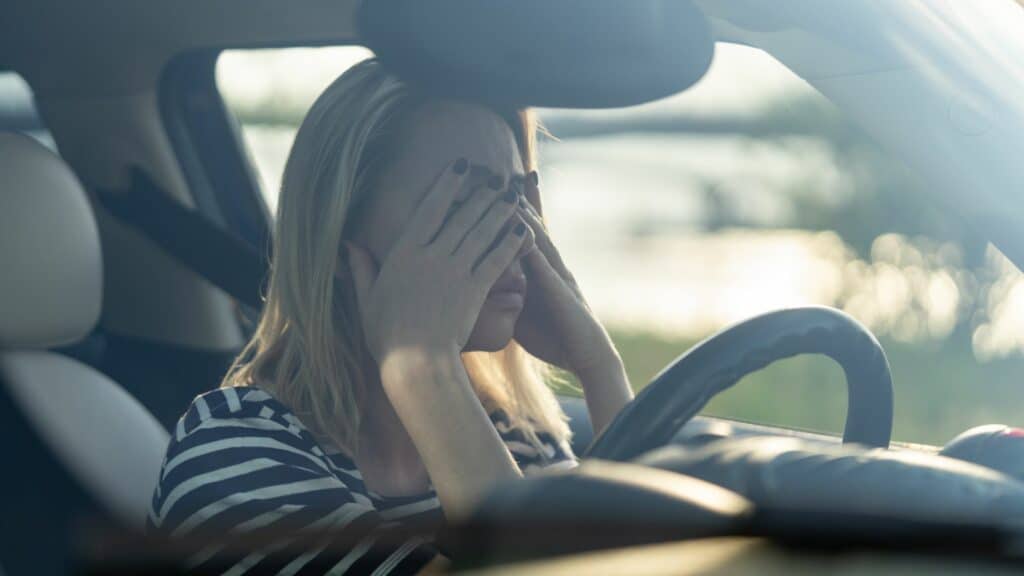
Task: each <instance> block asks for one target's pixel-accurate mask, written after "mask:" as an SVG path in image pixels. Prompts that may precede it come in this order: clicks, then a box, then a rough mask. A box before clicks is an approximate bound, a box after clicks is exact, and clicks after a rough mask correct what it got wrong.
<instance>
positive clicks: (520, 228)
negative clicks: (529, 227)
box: [515, 222, 526, 236]
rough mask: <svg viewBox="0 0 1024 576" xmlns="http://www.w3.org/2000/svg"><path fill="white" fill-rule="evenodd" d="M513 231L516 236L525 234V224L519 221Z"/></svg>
mask: <svg viewBox="0 0 1024 576" xmlns="http://www.w3.org/2000/svg"><path fill="white" fill-rule="evenodd" d="M515 232H516V236H522V235H523V234H526V224H523V223H522V222H520V223H519V225H518V226H516V230H515Z"/></svg>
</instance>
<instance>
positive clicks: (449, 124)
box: [352, 101, 526, 351]
mask: <svg viewBox="0 0 1024 576" xmlns="http://www.w3.org/2000/svg"><path fill="white" fill-rule="evenodd" d="M407 138H408V139H407V141H406V142H404V143H403V145H404V150H403V151H402V153H401V156H400V157H399V158H397V159H395V161H394V163H393V164H392V165H391V166H390V167H388V168H386V169H385V171H384V174H382V175H381V178H380V181H379V182H378V186H377V188H376V189H375V190H373V191H372V192H371V196H370V197H368V198H367V199H366V200H365V202H364V204H363V207H362V208H361V209H360V211H359V213H358V214H356V215H355V216H356V221H355V222H353V223H352V224H353V227H354V234H353V239H354V240H355V241H356V242H358V243H359V244H361V245H362V246H364V247H365V248H366V249H367V250H369V251H370V253H371V254H372V255H373V257H374V258H375V259H376V260H377V262H378V263H379V262H381V261H383V259H384V257H385V256H386V255H387V253H388V252H389V251H390V249H391V246H392V244H393V243H394V241H395V239H396V238H397V237H398V235H399V233H400V231H401V230H402V228H403V226H404V225H405V223H406V221H407V220H408V219H409V217H410V216H411V215H412V214H413V211H414V209H415V208H416V206H417V205H418V204H419V202H420V200H421V199H422V198H423V196H424V195H425V194H426V193H427V190H428V189H429V188H430V185H431V184H432V183H433V182H434V180H435V179H436V178H437V176H438V175H439V174H440V173H441V171H442V170H444V169H445V167H446V166H448V165H449V164H450V163H451V162H452V161H453V160H455V159H457V158H466V159H467V160H469V163H470V166H471V170H470V177H469V178H467V179H466V185H465V186H464V187H463V189H462V190H459V191H458V192H457V193H456V195H455V203H454V204H453V208H454V207H456V206H458V205H459V204H461V203H462V202H464V201H465V200H466V199H467V198H469V196H470V195H471V194H473V193H474V192H476V191H479V188H481V187H483V186H486V183H487V181H488V179H489V178H490V177H492V176H495V175H497V176H498V177H500V178H501V180H502V185H503V186H508V183H509V181H510V179H522V178H523V177H524V174H523V163H522V159H521V158H520V155H519V148H518V146H517V143H516V139H515V135H514V134H513V132H512V129H511V128H510V127H509V126H508V124H507V123H506V122H505V121H504V120H503V119H502V118H501V117H500V116H498V115H497V114H495V113H494V112H491V111H490V110H487V109H486V108H482V107H479V106H474V105H472V104H466V103H461V102H453V101H442V102H435V103H430V104H427V105H426V106H425V107H424V108H423V109H421V110H420V111H419V113H418V114H417V115H416V117H415V118H414V120H413V123H412V126H410V128H409V130H408V135H407ZM525 290H526V276H525V275H524V274H523V269H522V266H521V264H520V261H519V259H516V260H515V261H514V262H513V263H512V265H511V266H509V267H508V269H507V270H505V273H504V274H502V276H501V277H500V278H499V279H498V281H497V282H496V283H495V285H494V288H493V289H492V290H491V292H490V293H489V294H488V296H487V300H486V301H485V302H484V305H483V307H482V308H481V310H480V315H479V316H478V317H477V321H476V325H475V326H474V328H473V332H472V333H471V334H470V338H469V342H468V343H467V346H466V351H473V350H483V351H496V350H501V349H502V348H504V347H505V346H506V345H508V343H509V341H510V340H511V339H512V335H513V332H514V330H515V325H516V320H517V319H518V318H519V313H520V311H521V310H522V306H523V301H524V298H525Z"/></svg>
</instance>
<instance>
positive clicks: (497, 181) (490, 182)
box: [487, 174, 502, 190]
mask: <svg viewBox="0 0 1024 576" xmlns="http://www.w3.org/2000/svg"><path fill="white" fill-rule="evenodd" d="M501 184H502V178H501V176H498V175H497V174H495V175H493V176H491V177H490V178H488V179H487V187H488V188H490V189H491V190H501Z"/></svg>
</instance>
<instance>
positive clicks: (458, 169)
mask: <svg viewBox="0 0 1024 576" xmlns="http://www.w3.org/2000/svg"><path fill="white" fill-rule="evenodd" d="M468 169H469V161H468V160H466V159H465V158H459V159H458V160H456V161H455V166H452V171H453V172H455V173H456V174H458V175H459V176H461V175H463V174H465V173H466V170H468Z"/></svg>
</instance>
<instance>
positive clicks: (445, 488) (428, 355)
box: [380, 347, 522, 519]
mask: <svg viewBox="0 0 1024 576" xmlns="http://www.w3.org/2000/svg"><path fill="white" fill-rule="evenodd" d="M380 371H381V383H382V385H383V386H384V391H385V393H386V394H387V396H388V399H389V400H390V401H391V404H392V406H394V408H395V411H396V412H397V413H398V417H399V418H400V419H401V420H402V424H403V425H404V426H405V429H406V430H407V431H408V432H409V436H410V437H411V438H412V440H413V443H414V444H415V445H416V449H417V451H418V452H419V454H420V457H421V458H422V459H423V464H424V465H425V466H426V467H427V471H428V472H429V474H430V479H431V481H432V482H433V484H434V488H435V490H436V491H437V496H438V498H439V499H440V500H441V505H442V506H443V507H444V511H445V514H446V515H447V516H448V518H449V519H453V518H461V517H464V516H466V515H467V514H468V513H469V512H471V511H472V509H473V507H474V506H475V505H476V503H477V502H479V500H480V498H481V497H483V496H484V495H485V494H486V493H487V491H488V490H490V489H491V488H492V487H493V486H494V485H496V484H497V483H499V482H501V481H504V480H509V479H512V478H518V477H520V476H522V474H521V472H520V471H519V468H518V467H517V466H516V463H515V461H514V460H513V459H512V455H511V454H509V451H508V449H507V448H506V447H505V444H504V443H503V442H502V441H501V438H500V437H499V436H498V432H497V431H496V430H495V429H494V426H493V425H492V424H491V421H490V419H489V418H488V417H487V413H486V412H485V411H484V409H483V406H482V405H481V404H480V400H479V399H478V398H477V396H476V394H475V393H474V392H473V388H472V386H470V383H469V378H468V376H467V375H466V370H465V368H464V367H463V365H462V360H461V358H460V355H459V351H458V350H456V349H455V348H454V347H452V348H449V349H425V348H405V349H401V350H395V351H394V352H391V353H390V354H389V355H388V356H387V357H386V358H385V359H384V360H383V361H382V363H381V366H380Z"/></svg>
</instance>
